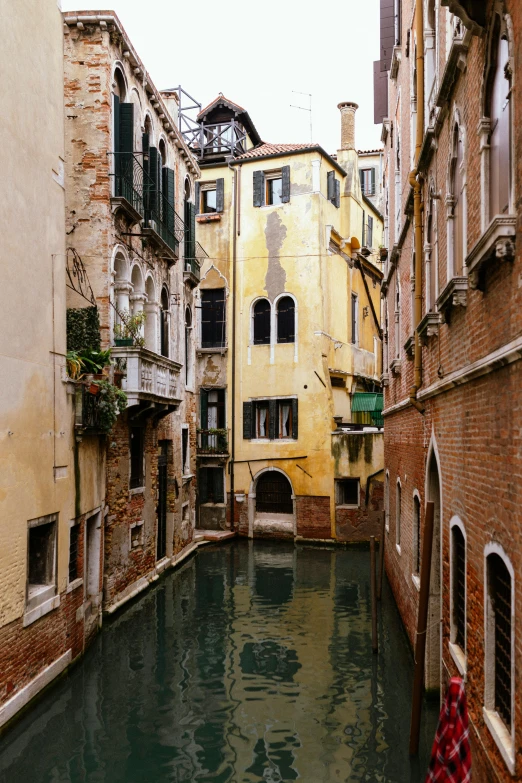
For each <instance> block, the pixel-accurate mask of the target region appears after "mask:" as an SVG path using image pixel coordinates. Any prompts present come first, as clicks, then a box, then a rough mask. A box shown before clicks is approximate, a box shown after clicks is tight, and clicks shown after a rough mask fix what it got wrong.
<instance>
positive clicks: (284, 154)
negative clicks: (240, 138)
mask: <svg viewBox="0 0 522 783" xmlns="http://www.w3.org/2000/svg"><path fill="white" fill-rule="evenodd" d="M308 152H319V153H320V154H321V155H322V156H323V157H324V158H326V160H327V161H328V162H329V163H330V164H331V165H332V166H333V167H334V168H335V169H336V170H337V171H338V172H339V174H340V175H341V176H342V177H346V171H345V170H344V169H343V168H342V166H340V165H339V164H338V163H337V161H336V160H334V159H333V158H332V157H331V156H330V155H329V154H328V153H327V152H326V151H325V150H324V149H323V148H322V147H321V146H319V144H317V145H316V146H314V147H303V149H300V150H287V151H286V152H273V153H271V154H269V155H259V156H256V157H255V158H245V157H241V158H238V159H237V160H232V161H230V163H229V165H230V166H237V165H238V164H240V163H256V162H257V161H258V160H270V159H271V158H287V157H288V156H290V155H302V154H306V153H308ZM372 206H373V205H372Z"/></svg>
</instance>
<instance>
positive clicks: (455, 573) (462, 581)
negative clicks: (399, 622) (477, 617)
mask: <svg viewBox="0 0 522 783" xmlns="http://www.w3.org/2000/svg"><path fill="white" fill-rule="evenodd" d="M450 592H451V601H450V606H451V612H450V614H451V617H450V623H451V628H450V640H451V642H452V643H453V644H456V645H458V647H460V649H461V650H462V652H464V651H465V650H466V539H465V537H464V532H463V530H462V528H461V527H460V524H459V523H458V521H456V522H454V523H453V524H452V525H451V590H450Z"/></svg>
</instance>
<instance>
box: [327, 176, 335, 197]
mask: <svg viewBox="0 0 522 783" xmlns="http://www.w3.org/2000/svg"><path fill="white" fill-rule="evenodd" d="M326 198H327V199H328V201H333V199H334V198H335V171H329V172H328V174H327V175H326Z"/></svg>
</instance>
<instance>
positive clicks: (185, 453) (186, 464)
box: [181, 425, 190, 476]
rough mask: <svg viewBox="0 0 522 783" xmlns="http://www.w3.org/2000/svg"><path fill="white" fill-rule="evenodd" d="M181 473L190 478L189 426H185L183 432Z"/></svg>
mask: <svg viewBox="0 0 522 783" xmlns="http://www.w3.org/2000/svg"><path fill="white" fill-rule="evenodd" d="M181 472H182V474H183V475H184V476H188V474H189V473H190V460H189V429H188V426H187V425H183V428H182V430H181Z"/></svg>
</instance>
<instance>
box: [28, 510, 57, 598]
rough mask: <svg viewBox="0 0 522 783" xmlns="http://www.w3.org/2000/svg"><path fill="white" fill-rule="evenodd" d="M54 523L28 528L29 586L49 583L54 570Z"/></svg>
mask: <svg viewBox="0 0 522 783" xmlns="http://www.w3.org/2000/svg"><path fill="white" fill-rule="evenodd" d="M55 542H56V523H55V521H54V520H53V521H52V522H47V523H45V524H42V525H37V526H36V527H31V528H29V563H28V570H29V573H28V581H29V586H30V587H31V586H36V585H50V584H53V582H54V572H55V565H54V563H55Z"/></svg>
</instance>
